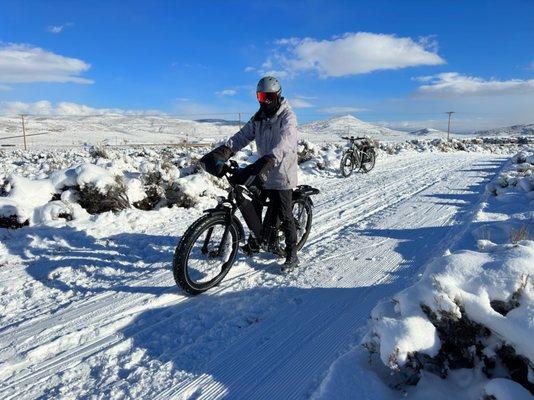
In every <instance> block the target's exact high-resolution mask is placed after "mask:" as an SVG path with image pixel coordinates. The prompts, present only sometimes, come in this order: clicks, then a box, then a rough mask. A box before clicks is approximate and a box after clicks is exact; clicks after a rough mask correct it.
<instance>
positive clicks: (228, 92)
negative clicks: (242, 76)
mask: <svg viewBox="0 0 534 400" xmlns="http://www.w3.org/2000/svg"><path fill="white" fill-rule="evenodd" d="M215 94H216V95H217V96H221V97H222V96H235V95H236V94H237V90H235V89H224V90H221V91H220V92H215Z"/></svg>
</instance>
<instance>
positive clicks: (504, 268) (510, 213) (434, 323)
mask: <svg viewBox="0 0 534 400" xmlns="http://www.w3.org/2000/svg"><path fill="white" fill-rule="evenodd" d="M533 176H534V148H533V149H526V150H523V151H522V152H521V153H519V154H518V155H516V156H514V157H513V158H512V159H511V161H510V162H509V163H508V164H507V166H506V167H505V168H504V169H503V171H502V172H501V173H500V174H499V176H497V177H495V178H494V179H493V180H492V181H491V182H490V183H489V184H488V185H487V188H486V189H487V193H486V197H485V199H484V202H483V203H482V204H481V205H480V208H479V209H478V211H477V212H476V215H475V218H474V221H473V222H472V223H471V225H470V226H469V228H468V233H466V234H465V237H464V236H462V238H458V240H462V241H461V242H460V241H459V242H458V243H462V244H463V243H468V244H469V245H468V246H467V248H460V249H455V250H454V251H453V252H451V251H449V252H448V254H446V255H444V256H442V257H439V258H437V259H435V260H434V261H432V262H431V263H430V264H429V265H428V266H427V268H426V270H425V272H424V273H423V275H422V277H421V279H420V280H419V281H418V282H417V283H416V284H415V285H413V286H411V287H409V288H407V289H405V290H403V291H402V292H400V293H398V294H397V295H395V296H394V297H393V299H391V300H385V301H382V302H381V303H379V304H378V305H377V306H376V307H375V308H374V309H373V311H372V314H371V322H370V327H369V330H368V332H367V334H366V335H365V337H364V339H363V341H362V344H363V345H364V347H366V348H367V349H368V350H369V351H370V352H371V354H377V355H379V357H380V360H381V362H382V363H383V364H384V365H386V366H388V367H389V368H391V369H392V370H394V371H396V372H397V374H399V376H402V377H403V382H404V384H406V383H411V384H414V383H416V382H418V380H419V379H420V378H421V374H422V371H429V372H432V373H434V374H437V375H439V376H441V377H442V378H445V377H447V376H448V375H449V374H450V372H451V371H453V370H457V369H460V368H468V369H480V370H481V371H482V372H483V378H484V379H492V380H491V381H489V383H487V385H485V386H481V388H482V387H483V392H484V394H485V395H487V396H494V397H495V398H496V399H506V398H510V399H511V398H514V399H515V398H525V397H524V396H525V393H527V394H528V391H530V393H533V394H534V341H533V340H532V333H533V332H534V284H533V280H532V278H533V276H534V241H533V240H532V232H533V228H534V223H533V219H534V211H533V210H534V185H533V184H532V178H533ZM481 379H482V378H481ZM516 382H517V383H516ZM527 390H528V391H527ZM481 394H482V393H478V395H477V396H480V395H481ZM520 396H523V397H520ZM527 397H528V396H527ZM475 398H477V397H475Z"/></svg>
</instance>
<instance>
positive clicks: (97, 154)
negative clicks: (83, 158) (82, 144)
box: [89, 144, 110, 158]
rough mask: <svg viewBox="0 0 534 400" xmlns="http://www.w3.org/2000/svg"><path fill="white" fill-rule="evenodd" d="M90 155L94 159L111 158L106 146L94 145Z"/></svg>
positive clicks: (90, 149)
mask: <svg viewBox="0 0 534 400" xmlns="http://www.w3.org/2000/svg"><path fill="white" fill-rule="evenodd" d="M89 154H90V155H91V157H93V158H110V154H109V151H108V149H107V148H106V146H104V145H101V144H100V145H98V144H96V145H93V146H90V147H89Z"/></svg>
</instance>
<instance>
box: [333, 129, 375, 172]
mask: <svg viewBox="0 0 534 400" xmlns="http://www.w3.org/2000/svg"><path fill="white" fill-rule="evenodd" d="M342 139H346V140H348V141H349V146H348V148H347V149H346V150H345V152H344V153H343V155H342V156H341V163H340V169H341V175H343V176H344V177H345V178H347V177H349V176H350V175H351V174H352V172H353V171H356V172H363V173H367V172H369V171H371V170H372V169H373V168H374V166H375V161H376V152H375V149H374V147H373V146H372V145H371V143H370V142H369V140H368V139H367V138H365V137H354V136H351V137H348V136H343V137H342Z"/></svg>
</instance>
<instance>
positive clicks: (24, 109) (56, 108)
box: [0, 100, 164, 116]
mask: <svg viewBox="0 0 534 400" xmlns="http://www.w3.org/2000/svg"><path fill="white" fill-rule="evenodd" d="M17 114H32V115H49V116H57V115H76V116H87V115H107V114H122V115H134V114H135V115H137V114H139V115H163V114H164V113H162V112H161V111H158V110H123V109H120V108H93V107H90V106H87V105H84V104H78V103H70V102H66V101H62V102H59V103H57V104H53V103H52V102H50V101H48V100H41V101H37V102H35V103H24V102H21V101H0V115H17Z"/></svg>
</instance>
